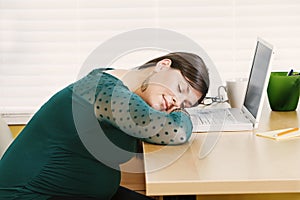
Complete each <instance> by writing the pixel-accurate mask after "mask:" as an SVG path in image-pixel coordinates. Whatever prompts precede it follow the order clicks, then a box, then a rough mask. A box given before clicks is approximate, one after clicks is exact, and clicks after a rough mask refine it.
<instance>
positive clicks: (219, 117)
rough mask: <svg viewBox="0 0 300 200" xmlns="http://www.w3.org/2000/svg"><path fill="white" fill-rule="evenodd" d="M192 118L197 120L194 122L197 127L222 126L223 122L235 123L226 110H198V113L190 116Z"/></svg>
mask: <svg viewBox="0 0 300 200" xmlns="http://www.w3.org/2000/svg"><path fill="white" fill-rule="evenodd" d="M191 117H192V118H194V117H196V118H198V119H197V120H196V121H197V122H198V124H199V125H209V124H223V123H224V122H225V121H226V123H227V122H230V123H236V122H237V120H236V119H235V117H234V116H233V115H232V113H231V112H230V111H229V110H228V109H218V110H214V111H212V110H207V111H206V110H199V113H196V114H195V115H194V114H192V115H191Z"/></svg>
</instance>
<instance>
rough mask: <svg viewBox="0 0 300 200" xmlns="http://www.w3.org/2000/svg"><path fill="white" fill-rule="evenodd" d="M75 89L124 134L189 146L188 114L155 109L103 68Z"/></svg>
mask: <svg viewBox="0 0 300 200" xmlns="http://www.w3.org/2000/svg"><path fill="white" fill-rule="evenodd" d="M72 87H73V92H74V93H76V94H78V95H79V96H81V97H82V98H84V99H85V100H86V101H88V102H89V103H91V104H93V105H94V112H95V116H96V117H97V119H98V120H99V121H100V122H101V121H105V122H108V123H110V124H112V125H113V126H114V127H117V128H118V129H120V130H121V131H122V132H123V133H124V134H128V135H130V136H132V137H136V138H140V139H142V140H143V141H146V142H149V143H154V144H174V145H175V144H182V143H185V142H186V141H188V139H189V137H190V136H191V132H192V123H191V120H190V118H189V116H188V114H186V113H185V112H182V111H176V112H172V113H170V114H168V113H166V112H161V111H157V110H155V109H153V108H152V107H150V106H149V105H148V104H147V103H146V102H145V101H144V100H143V99H142V98H140V97H139V96H138V95H136V94H134V93H133V92H131V91H130V90H129V89H128V88H127V87H126V86H125V85H124V84H123V83H122V81H120V80H119V79H117V78H115V77H114V76H112V75H110V74H107V73H105V72H103V70H102V69H96V70H93V71H92V72H91V73H89V74H88V75H87V76H86V77H84V78H82V79H81V80H79V81H77V82H76V83H75V84H74V85H73V86H72Z"/></svg>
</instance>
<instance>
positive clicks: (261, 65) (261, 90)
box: [243, 38, 273, 127]
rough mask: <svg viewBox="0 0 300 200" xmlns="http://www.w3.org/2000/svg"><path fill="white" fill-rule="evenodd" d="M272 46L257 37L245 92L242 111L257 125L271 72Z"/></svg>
mask: <svg viewBox="0 0 300 200" xmlns="http://www.w3.org/2000/svg"><path fill="white" fill-rule="evenodd" d="M272 55H273V46H272V45H271V44H269V43H267V42H266V41H264V40H263V39H261V38H257V43H256V48H255V52H254V58H253V62H252V67H251V72H250V76H249V81H248V86H247V90H246V94H245V100H244V105H243V111H245V112H247V113H248V114H250V120H251V121H252V122H253V124H254V127H257V124H258V121H259V119H260V115H261V110H262V107H263V101H264V97H265V94H266V90H267V84H268V81H269V77H270V72H271V67H270V65H271V60H272Z"/></svg>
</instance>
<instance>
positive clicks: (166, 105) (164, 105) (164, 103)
mask: <svg viewBox="0 0 300 200" xmlns="http://www.w3.org/2000/svg"><path fill="white" fill-rule="evenodd" d="M162 97H163V103H162V106H163V109H164V110H167V109H168V108H169V105H168V101H167V99H166V98H165V95H163V96H162Z"/></svg>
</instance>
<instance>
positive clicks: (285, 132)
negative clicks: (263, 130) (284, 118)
mask: <svg viewBox="0 0 300 200" xmlns="http://www.w3.org/2000/svg"><path fill="white" fill-rule="evenodd" d="M298 130H299V128H292V129H290V130H287V131H282V132H280V133H277V134H276V136H277V137H278V136H282V135H285V134H288V133H291V132H294V131H298Z"/></svg>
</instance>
